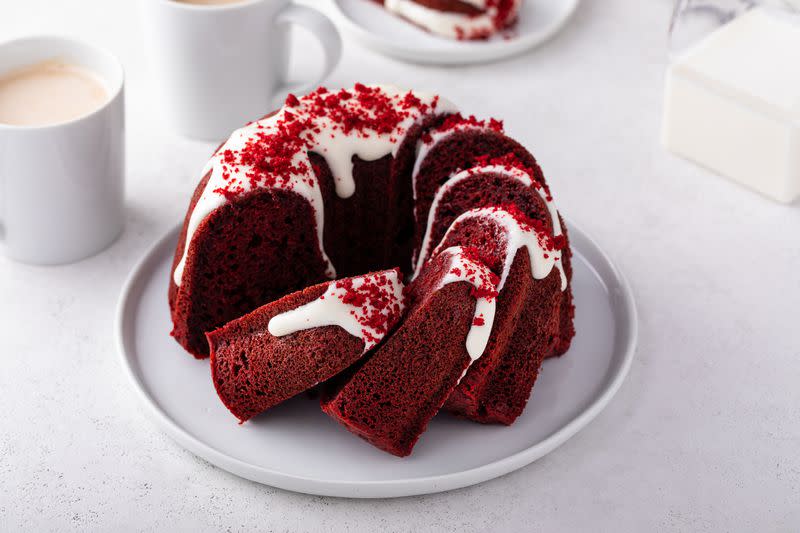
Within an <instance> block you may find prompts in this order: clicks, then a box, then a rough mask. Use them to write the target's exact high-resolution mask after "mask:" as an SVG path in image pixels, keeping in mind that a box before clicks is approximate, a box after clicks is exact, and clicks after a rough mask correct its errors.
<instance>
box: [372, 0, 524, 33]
mask: <svg viewBox="0 0 800 533" xmlns="http://www.w3.org/2000/svg"><path fill="white" fill-rule="evenodd" d="M375 1H377V2H378V3H379V4H383V6H384V7H385V8H386V9H387V10H389V11H391V12H392V13H395V14H396V15H398V16H400V17H402V18H404V19H406V20H407V21H409V22H411V23H412V24H415V25H417V26H419V27H420V28H422V29H424V30H427V31H429V32H431V33H433V34H436V35H440V36H442V37H449V38H450V39H459V40H463V39H486V38H487V37H490V36H491V35H494V34H495V33H497V32H499V31H501V30H504V29H506V28H508V27H510V26H511V25H513V24H514V23H515V22H516V20H517V15H518V13H519V8H520V6H521V5H522V0H375Z"/></svg>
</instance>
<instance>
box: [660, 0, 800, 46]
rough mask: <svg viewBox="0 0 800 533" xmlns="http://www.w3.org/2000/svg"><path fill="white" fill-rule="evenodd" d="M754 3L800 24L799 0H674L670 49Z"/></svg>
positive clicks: (702, 34) (698, 36) (700, 35)
mask: <svg viewBox="0 0 800 533" xmlns="http://www.w3.org/2000/svg"><path fill="white" fill-rule="evenodd" d="M756 7H765V8H767V9H770V10H772V11H775V12H776V14H778V15H779V16H786V17H793V18H797V19H798V24H800V0H676V1H675V9H674V11H673V13H672V20H671V21H670V25H669V51H670V54H677V53H680V52H682V51H683V50H685V49H686V48H687V47H689V46H691V45H692V44H694V43H696V42H697V41H698V40H700V39H702V38H703V37H705V36H706V35H708V34H710V33H711V32H713V31H714V30H716V29H718V28H719V27H720V26H722V25H724V24H727V23H728V22H730V21H732V20H733V19H734V18H736V17H738V16H739V15H741V14H743V13H745V12H746V11H749V10H751V9H753V8H756Z"/></svg>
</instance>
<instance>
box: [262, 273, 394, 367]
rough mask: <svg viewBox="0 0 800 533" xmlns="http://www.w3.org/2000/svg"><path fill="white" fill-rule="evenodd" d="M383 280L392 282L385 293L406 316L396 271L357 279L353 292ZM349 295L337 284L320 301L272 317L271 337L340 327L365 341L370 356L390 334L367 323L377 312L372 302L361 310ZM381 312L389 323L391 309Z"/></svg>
mask: <svg viewBox="0 0 800 533" xmlns="http://www.w3.org/2000/svg"><path fill="white" fill-rule="evenodd" d="M379 276H385V277H386V278H387V280H388V281H389V283H388V286H387V285H385V284H382V285H381V290H382V291H384V292H385V293H386V294H387V295H388V297H389V299H391V300H392V301H394V302H396V303H397V306H398V307H399V311H400V312H402V310H403V283H402V282H401V281H400V277H399V276H398V274H397V272H396V271H394V270H389V271H385V272H378V273H375V274H367V275H365V276H359V277H356V278H353V286H352V289H353V290H358V289H359V288H360V287H362V286H363V285H364V284H365V283H375V282H376V280H377V279H378V277H379ZM348 291H349V289H347V288H342V287H338V286H337V282H335V281H332V282H330V284H329V285H328V289H327V290H326V291H325V293H324V294H323V295H322V296H320V297H319V298H317V299H316V300H314V301H312V302H309V303H307V304H305V305H301V306H300V307H298V308H296V309H292V310H291V311H286V312H285V313H281V314H279V315H276V316H274V317H272V319H270V321H269V325H268V330H269V332H270V334H271V335H273V336H275V337H283V336H285V335H289V334H291V333H295V332H297V331H302V330H306V329H312V328H319V327H322V326H339V327H341V328H342V329H344V330H345V331H347V332H348V333H349V334H350V335H353V336H354V337H358V338H359V339H361V340H363V341H364V350H363V351H364V352H367V351H368V350H370V349H371V348H373V347H374V346H375V345H376V344H378V342H380V340H381V339H382V338H383V337H384V335H386V332H385V331H378V330H377V329H375V328H374V327H372V326H370V325H368V324H365V323H364V321H365V319H366V318H367V316H368V315H367V313H368V312H370V311H371V312H374V311H376V309H375V308H374V307H372V306H371V305H370V303H369V302H367V303H366V305H365V306H361V307H359V306H355V305H352V304H349V303H345V302H344V301H343V300H342V298H343V297H344V296H345V295H346V294H347V293H348ZM379 311H380V313H381V314H382V315H384V316H385V317H387V319H388V316H389V313H390V310H389V309H388V308H384V309H381V310H379Z"/></svg>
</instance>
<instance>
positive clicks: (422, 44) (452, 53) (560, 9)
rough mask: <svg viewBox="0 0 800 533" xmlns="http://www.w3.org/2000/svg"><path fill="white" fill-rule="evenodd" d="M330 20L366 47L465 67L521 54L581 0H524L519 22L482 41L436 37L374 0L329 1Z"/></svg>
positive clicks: (546, 35) (419, 60) (414, 59)
mask: <svg viewBox="0 0 800 533" xmlns="http://www.w3.org/2000/svg"><path fill="white" fill-rule="evenodd" d="M331 2H332V3H333V12H334V15H335V16H334V20H335V21H336V22H337V23H338V25H339V27H340V28H341V29H342V31H343V32H345V33H349V34H350V35H352V36H353V37H355V38H356V39H357V40H358V41H360V42H361V44H363V45H364V46H366V47H367V48H369V49H371V50H375V51H376V52H380V53H382V54H386V55H388V56H391V57H395V58H397V59H403V60H405V61H410V62H412V63H424V64H433V65H466V64H470V63H484V62H488V61H496V60H498V59H502V58H505V57H508V56H512V55H515V54H519V53H521V52H524V51H526V50H529V49H531V48H533V47H535V46H538V45H539V44H541V43H543V42H544V41H546V40H547V39H549V38H550V37H552V36H553V35H555V34H556V33H557V32H558V31H559V30H560V29H561V28H562V27H563V26H564V25H565V24H566V23H567V21H568V20H569V18H570V17H571V16H572V14H573V13H574V12H575V9H576V8H577V7H578V3H579V0H525V2H523V4H522V8H521V9H520V13H519V22H518V23H517V24H516V25H515V26H514V28H512V29H510V30H509V31H508V32H506V34H505V35H496V36H493V37H492V38H491V39H488V40H486V41H455V40H452V39H447V38H444V37H438V36H436V35H433V34H431V33H428V32H427V31H425V30H423V29H420V28H418V27H417V26H415V25H413V24H411V23H410V22H407V21H405V20H403V19H401V18H400V17H398V16H396V15H394V14H392V13H390V12H389V11H387V10H386V9H384V8H383V7H382V6H380V5H379V4H377V3H376V2H373V1H372V0H331Z"/></svg>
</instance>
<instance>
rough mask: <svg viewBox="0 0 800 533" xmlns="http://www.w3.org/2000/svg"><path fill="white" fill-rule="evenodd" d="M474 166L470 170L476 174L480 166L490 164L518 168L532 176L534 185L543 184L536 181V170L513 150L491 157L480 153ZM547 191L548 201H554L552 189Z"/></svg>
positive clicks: (541, 186)
mask: <svg viewBox="0 0 800 533" xmlns="http://www.w3.org/2000/svg"><path fill="white" fill-rule="evenodd" d="M473 161H474V165H475V166H474V167H473V168H471V169H470V170H469V171H470V173H472V174H475V173H477V172H479V171H480V169H479V168H478V167H488V166H498V167H503V168H505V169H506V170H512V169H517V170H521V171H523V172H525V173H526V174H527V175H528V176H530V178H531V182H532V183H533V186H534V187H536V188H537V189H542V188H543V185H542V184H541V183H539V182H538V181H536V178H535V176H536V172H535V171H534V170H533V169H532V168H531V167H529V166H527V165H526V164H525V163H524V162H523V161H522V160H521V159H520V158H519V157H518V156H517V154H515V153H513V152H509V153H507V154H505V155H502V156H500V157H490V156H489V155H478V156H475V158H474V159H473ZM545 192H546V193H547V196H546V199H547V201H548V202H550V201H552V200H553V198H552V196H550V191H549V190H548V189H547V188H545Z"/></svg>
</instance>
